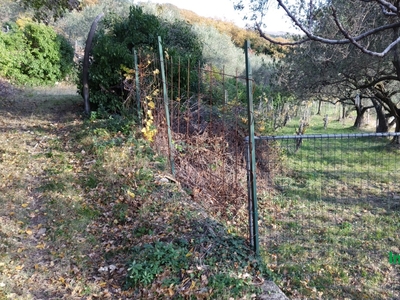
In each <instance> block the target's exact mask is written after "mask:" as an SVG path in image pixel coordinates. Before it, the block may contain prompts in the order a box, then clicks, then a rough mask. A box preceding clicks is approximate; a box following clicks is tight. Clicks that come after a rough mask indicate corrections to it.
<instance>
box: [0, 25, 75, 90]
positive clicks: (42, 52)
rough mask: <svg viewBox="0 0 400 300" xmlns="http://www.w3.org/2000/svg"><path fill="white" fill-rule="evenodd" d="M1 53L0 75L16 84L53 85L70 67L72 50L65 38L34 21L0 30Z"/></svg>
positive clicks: (62, 77)
mask: <svg viewBox="0 0 400 300" xmlns="http://www.w3.org/2000/svg"><path fill="white" fill-rule="evenodd" d="M0 52H1V53H0V66H1V69H0V75H1V76H4V77H6V78H9V79H11V80H12V81H14V82H16V83H18V84H23V85H43V84H54V83H55V82H56V81H59V80H62V79H64V78H65V77H66V76H67V75H68V74H69V73H70V72H71V70H72V67H73V49H72V47H71V45H70V44H69V43H68V42H67V40H66V39H65V38H64V37H62V36H61V35H57V33H56V32H55V31H54V29H52V28H51V27H48V26H45V25H42V24H37V23H34V22H27V23H24V24H23V26H21V27H17V26H16V25H13V26H12V30H11V31H10V32H8V33H3V32H0Z"/></svg>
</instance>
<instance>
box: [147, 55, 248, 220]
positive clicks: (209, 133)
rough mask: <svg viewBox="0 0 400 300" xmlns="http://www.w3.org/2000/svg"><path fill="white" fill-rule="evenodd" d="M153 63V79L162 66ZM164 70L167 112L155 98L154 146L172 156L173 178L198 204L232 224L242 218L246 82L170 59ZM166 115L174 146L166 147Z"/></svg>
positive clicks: (156, 83) (244, 207)
mask: <svg viewBox="0 0 400 300" xmlns="http://www.w3.org/2000/svg"><path fill="white" fill-rule="evenodd" d="M145 59H146V58H145ZM152 61H153V62H154V63H153V64H152V67H151V68H152V69H151V70H147V74H149V75H148V76H150V77H151V78H152V76H153V74H155V73H157V70H159V66H160V63H159V61H158V60H157V59H156V58H154V57H152ZM165 71H166V83H167V90H168V111H167V112H166V109H165V106H164V100H163V99H162V98H161V97H160V93H159V92H158V94H157V97H155V98H154V102H155V114H154V120H155V125H156V127H157V131H158V134H157V135H156V136H155V140H154V145H155V147H156V148H157V149H158V151H159V152H161V153H163V154H164V155H166V156H171V157H173V162H174V168H175V178H176V179H177V180H178V181H179V182H180V184H181V185H182V186H183V188H184V189H185V190H186V191H187V192H188V193H189V194H190V195H191V197H192V198H193V199H194V200H195V201H196V202H198V203H199V204H201V205H202V206H203V207H206V208H207V209H208V210H209V211H210V212H213V213H215V215H224V216H229V218H232V220H234V219H235V218H236V217H238V215H241V217H244V215H245V214H247V191H246V166H245V161H244V147H245V143H244V138H245V136H247V125H246V122H247V120H246V117H247V110H246V102H245V100H246V98H245V95H244V91H245V85H244V79H243V77H242V76H241V75H239V74H233V75H232V74H227V73H225V72H224V69H222V70H218V69H216V68H214V67H213V66H211V65H205V66H200V65H193V64H192V63H191V62H190V60H183V59H182V60H178V59H176V60H173V59H172V58H168V59H166V61H165ZM144 77H145V74H144V73H143V74H142V76H141V80H142V81H146V79H144ZM150 77H149V78H150ZM151 80H153V81H154V86H157V88H153V89H152V90H153V92H154V90H161V89H162V88H161V83H160V81H159V79H156V78H155V77H154V79H151ZM153 92H149V93H148V94H151V93H153ZM142 93H143V92H142ZM143 97H146V95H142V100H141V102H142V106H143V107H145V106H146V103H145V104H144V105H143V102H146V100H145V99H143ZM147 106H148V101H147ZM144 110H146V108H145V109H144ZM166 113H169V118H170V124H171V134H172V141H173V145H172V147H169V145H168V142H167V138H168V132H167V124H166V121H165V120H166V115H165V114H166ZM143 114H144V115H145V112H144V113H143ZM143 122H144V123H145V122H146V121H145V120H143ZM171 152H172V153H171Z"/></svg>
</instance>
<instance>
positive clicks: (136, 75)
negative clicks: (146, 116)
mask: <svg viewBox="0 0 400 300" xmlns="http://www.w3.org/2000/svg"><path fill="white" fill-rule="evenodd" d="M133 57H134V61H135V83H136V109H137V115H138V119H139V124H140V125H142V109H141V106H140V83H139V66H138V59H137V51H136V50H133Z"/></svg>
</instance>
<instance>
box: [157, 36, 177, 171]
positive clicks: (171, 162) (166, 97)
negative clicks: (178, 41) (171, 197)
mask: <svg viewBox="0 0 400 300" xmlns="http://www.w3.org/2000/svg"><path fill="white" fill-rule="evenodd" d="M158 49H159V54H160V67H161V80H162V85H163V96H164V108H165V119H166V122H167V130H168V146H169V147H168V148H169V161H170V164H171V174H172V175H173V176H175V163H174V149H173V144H172V134H171V124H170V119H169V107H168V91H167V84H166V80H165V68H164V55H163V48H162V45H161V37H160V36H159V37H158Z"/></svg>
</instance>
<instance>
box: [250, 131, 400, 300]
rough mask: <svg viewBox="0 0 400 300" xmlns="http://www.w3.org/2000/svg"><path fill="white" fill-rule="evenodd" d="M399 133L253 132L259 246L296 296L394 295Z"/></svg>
mask: <svg viewBox="0 0 400 300" xmlns="http://www.w3.org/2000/svg"><path fill="white" fill-rule="evenodd" d="M398 135H399V134H398V133H386V134H347V135H304V136H280V137H256V152H257V157H256V160H257V168H258V173H257V190H258V195H259V216H260V226H259V229H260V238H259V239H260V244H261V245H260V248H261V249H263V251H265V252H264V256H265V258H266V260H267V262H268V265H269V267H270V268H271V269H272V270H273V271H274V273H275V274H277V276H278V278H279V279H278V281H279V284H280V285H281V286H282V287H283V288H284V289H285V291H286V292H287V293H288V294H289V295H290V296H291V297H293V298H294V299H296V298H304V297H305V298H322V299H339V298H340V299H343V298H351V299H398V298H399V297H400V287H399V284H398V280H399V278H400V269H399V266H398V265H396V264H395V263H393V261H390V257H389V255H390V253H393V254H399V253H400V249H399V247H400V186H399V184H398V183H399V180H400V169H399V166H398V163H399V157H400V150H399V149H398V148H397V147H396V146H395V145H394V144H393V143H391V142H390V139H392V138H393V137H394V136H398ZM399 263H400V262H399Z"/></svg>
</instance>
